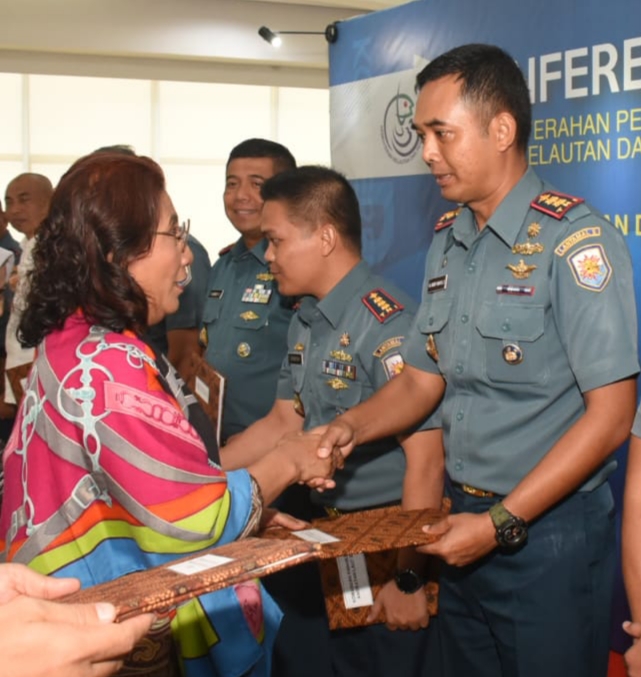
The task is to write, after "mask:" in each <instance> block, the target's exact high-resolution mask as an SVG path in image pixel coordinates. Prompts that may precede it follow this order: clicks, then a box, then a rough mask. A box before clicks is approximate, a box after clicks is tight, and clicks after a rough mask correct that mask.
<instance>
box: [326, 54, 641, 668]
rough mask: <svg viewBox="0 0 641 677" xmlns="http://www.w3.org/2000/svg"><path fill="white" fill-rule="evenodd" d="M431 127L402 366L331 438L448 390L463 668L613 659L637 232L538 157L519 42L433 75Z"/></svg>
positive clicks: (451, 640) (448, 523) (452, 533)
mask: <svg viewBox="0 0 641 677" xmlns="http://www.w3.org/2000/svg"><path fill="white" fill-rule="evenodd" d="M417 88H418V90H419V96H418V101H417V104H416V110H415V118H414V127H415V129H416V130H417V132H418V134H419V136H420V137H421V139H422V141H423V159H424V160H425V162H426V163H427V165H428V166H429V168H430V170H431V173H432V175H433V177H434V180H435V181H436V182H437V184H438V186H439V187H440V189H441V193H442V195H443V197H445V198H446V199H448V200H451V201H452V202H453V203H457V204H458V207H457V208H456V209H453V211H451V212H449V213H448V214H445V215H444V216H443V217H442V218H441V219H440V220H439V221H438V223H437V224H436V226H435V229H434V230H435V232H434V238H433V241H432V244H431V246H430V250H429V252H428V255H427V264H426V277H425V282H424V286H423V300H422V303H421V307H420V309H419V312H418V314H417V316H416V320H415V322H414V325H413V327H412V328H411V330H410V332H409V335H408V337H407V339H406V341H405V343H404V345H403V351H402V354H403V358H404V360H405V363H406V364H405V368H404V370H403V371H402V373H401V374H399V375H398V376H397V377H396V378H395V379H393V380H392V381H391V382H390V383H388V384H387V385H386V386H385V387H383V388H382V389H381V390H379V391H378V392H377V393H376V394H375V395H373V396H372V397H371V398H370V399H368V400H367V401H366V402H365V403H363V404H361V405H359V406H357V407H354V408H352V409H350V410H349V411H347V412H346V413H344V414H343V415H341V416H340V417H338V418H337V419H336V421H335V422H334V423H333V424H332V425H331V426H330V427H329V429H328V431H327V432H326V434H325V436H324V439H323V440H322V441H321V446H320V450H319V453H320V454H326V453H328V452H329V450H330V449H332V447H339V448H340V449H341V451H342V453H344V454H345V455H349V454H350V453H353V452H352V449H354V448H358V446H357V445H362V444H364V443H367V442H369V441H370V440H373V439H378V438H381V437H385V436H387V435H390V434H393V433H396V432H398V431H401V430H404V429H407V428H408V427H409V426H410V425H412V424H413V423H415V422H416V421H419V420H421V419H422V418H423V417H424V416H425V415H426V414H427V413H429V412H430V411H431V410H432V408H433V407H434V406H435V404H436V403H437V402H438V401H439V399H440V397H441V395H443V392H444V395H443V402H442V405H441V408H442V418H443V434H444V443H445V456H446V458H445V462H446V471H447V472H446V474H447V493H448V494H449V495H450V497H451V499H452V514H451V515H450V516H449V517H447V518H446V519H445V520H444V521H443V522H442V523H440V524H438V525H434V526H433V527H431V529H432V531H433V532H436V533H439V534H441V538H440V540H439V541H437V542H436V543H434V544H432V545H430V546H426V547H424V548H422V550H423V551H424V552H428V553H430V554H434V555H438V556H439V557H441V558H442V559H443V560H444V562H445V566H444V567H443V568H442V570H441V578H440V594H439V628H440V630H441V631H442V648H443V651H444V657H443V659H444V674H445V675H446V676H447V677H461V676H462V675H465V676H466V677H541V675H546V677H567V675H581V677H604V676H605V675H606V673H607V660H608V643H609V642H608V637H609V619H610V615H609V610H610V598H611V591H612V583H613V575H614V567H615V529H614V524H613V519H614V516H613V513H614V510H613V501H612V496H611V493H610V488H609V485H608V483H607V482H606V478H607V476H608V474H609V473H610V472H611V471H612V468H613V466H614V463H613V461H612V458H611V455H612V453H613V452H614V450H615V449H616V448H617V446H618V445H620V444H621V443H622V442H623V441H624V440H625V439H626V438H627V437H628V435H629V433H630V428H631V425H632V420H633V417H634V411H635V404H636V385H635V376H636V375H637V373H638V371H639V365H638V361H637V336H636V308H635V301H634V294H633V284H632V266H631V262H630V257H629V254H628V250H627V247H626V243H625V240H624V238H623V237H622V236H621V234H620V233H619V232H618V231H617V230H616V229H615V228H614V226H613V225H612V224H610V223H609V222H608V221H606V220H605V219H604V218H603V217H602V216H601V215H600V214H599V213H597V212H596V211H595V210H594V209H593V208H591V207H590V206H588V205H587V204H586V202H585V201H584V199H583V198H581V197H576V196H572V195H567V194H564V193H560V192H558V191H557V190H555V189H554V188H553V187H551V186H549V185H548V184H547V183H545V182H544V181H543V180H541V179H540V178H539V177H538V176H537V174H536V173H535V172H534V171H533V170H532V169H531V168H529V167H528V164H527V156H526V149H527V143H528V137H529V134H530V126H531V104H530V97H529V91H528V87H527V84H526V82H525V79H524V77H523V74H522V73H521V71H520V69H519V67H518V65H517V64H516V63H515V61H514V59H513V58H512V57H511V56H510V55H508V54H506V53H505V52H504V51H502V50H501V49H499V48H497V47H494V46H490V45H478V44H476V45H475V44H472V45H464V46H461V47H458V48H456V49H453V50H451V51H450V52H447V53H446V54H443V55H441V56H440V57H438V58H436V59H434V60H433V61H431V62H430V63H429V65H428V66H426V67H425V69H424V70H423V71H421V73H420V74H419V75H418V78H417Z"/></svg>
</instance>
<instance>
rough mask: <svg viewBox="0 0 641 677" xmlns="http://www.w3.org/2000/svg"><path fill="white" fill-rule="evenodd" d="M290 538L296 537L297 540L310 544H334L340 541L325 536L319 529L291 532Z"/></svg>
mask: <svg viewBox="0 0 641 677" xmlns="http://www.w3.org/2000/svg"><path fill="white" fill-rule="evenodd" d="M292 536H298V538H302V539H303V540H304V541H309V542H310V543H336V542H337V541H340V540H341V539H340V538H336V536H332V535H331V534H326V533H325V532H324V531H321V530H320V529H300V530H299V531H292Z"/></svg>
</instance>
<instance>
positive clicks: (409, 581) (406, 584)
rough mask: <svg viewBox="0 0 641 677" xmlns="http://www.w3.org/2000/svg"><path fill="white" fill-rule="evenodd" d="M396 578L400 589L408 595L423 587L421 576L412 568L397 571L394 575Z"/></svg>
mask: <svg viewBox="0 0 641 677" xmlns="http://www.w3.org/2000/svg"><path fill="white" fill-rule="evenodd" d="M394 580H395V581H396V585H397V587H398V589H399V590H400V591H401V592H404V593H406V594H408V595H409V594H411V593H413V592H416V591H417V590H420V589H421V588H422V587H423V581H422V580H421V577H420V576H419V575H418V574H417V573H416V572H415V571H412V570H411V569H403V570H402V571H397V572H396V574H395V575H394Z"/></svg>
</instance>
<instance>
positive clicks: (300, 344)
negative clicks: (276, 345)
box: [294, 343, 305, 353]
mask: <svg viewBox="0 0 641 677" xmlns="http://www.w3.org/2000/svg"><path fill="white" fill-rule="evenodd" d="M294 350H296V351H297V352H299V353H302V352H303V350H305V346H304V345H303V344H302V343H297V344H296V345H295V346H294Z"/></svg>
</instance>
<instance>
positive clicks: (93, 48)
mask: <svg viewBox="0 0 641 677" xmlns="http://www.w3.org/2000/svg"><path fill="white" fill-rule="evenodd" d="M406 1H407V0H280V2H272V1H271V0H0V16H1V17H2V21H0V71H4V72H26V73H59V74H75V75H98V76H100V75H104V76H113V77H143V78H151V79H178V80H204V81H221V82H246V83H255V84H273V85H291V86H310V87H324V86H327V77H328V76H327V70H328V62H327V54H328V50H327V43H326V41H325V38H324V37H323V35H292V36H283V46H282V47H281V48H280V49H278V50H276V49H274V48H273V47H271V46H270V45H269V44H267V43H266V42H264V41H263V40H262V39H261V38H260V37H259V36H258V33H257V31H258V28H259V27H260V26H261V25H266V26H268V27H269V28H270V29H272V30H273V31H279V30H280V31H320V32H324V30H325V27H326V26H327V25H328V24H330V23H333V22H335V21H339V22H340V21H345V20H347V19H349V18H352V17H354V16H358V15H361V14H363V13H366V12H369V11H375V10H380V9H385V8H388V7H392V6H396V5H400V4H403V3H404V2H406ZM339 30H340V28H339ZM339 39H340V37H339Z"/></svg>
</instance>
